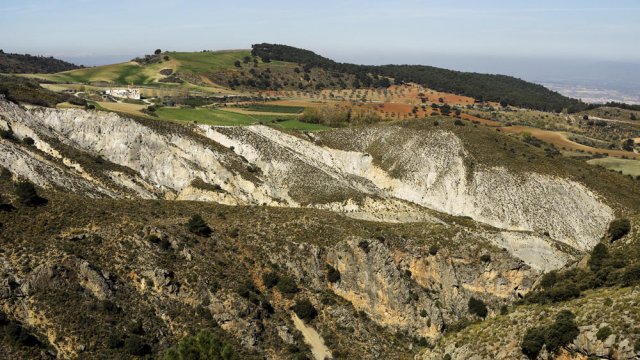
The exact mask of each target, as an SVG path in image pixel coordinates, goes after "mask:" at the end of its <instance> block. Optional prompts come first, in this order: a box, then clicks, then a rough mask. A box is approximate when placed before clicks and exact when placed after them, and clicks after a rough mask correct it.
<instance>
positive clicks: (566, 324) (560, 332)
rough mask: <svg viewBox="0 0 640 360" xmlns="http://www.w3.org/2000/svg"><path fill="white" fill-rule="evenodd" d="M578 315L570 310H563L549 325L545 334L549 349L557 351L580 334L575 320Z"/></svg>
mask: <svg viewBox="0 0 640 360" xmlns="http://www.w3.org/2000/svg"><path fill="white" fill-rule="evenodd" d="M575 318H576V316H575V315H574V314H573V313H572V312H571V311H569V310H562V311H560V313H558V315H557V316H556V321H555V322H554V323H553V324H552V325H551V326H549V328H548V329H547V331H546V335H545V344H546V345H547V350H549V351H550V352H556V351H557V350H558V349H560V348H561V347H562V346H565V345H568V344H570V343H571V342H573V340H575V338H576V337H578V334H580V330H579V329H578V325H576V322H575Z"/></svg>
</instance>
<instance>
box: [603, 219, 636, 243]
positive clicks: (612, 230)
mask: <svg viewBox="0 0 640 360" xmlns="http://www.w3.org/2000/svg"><path fill="white" fill-rule="evenodd" d="M629 231H631V222H630V221H629V219H616V220H613V221H612V222H611V224H609V231H608V232H609V236H610V237H611V241H616V240H618V239H621V238H622V237H623V236H625V235H627V234H628V233H629Z"/></svg>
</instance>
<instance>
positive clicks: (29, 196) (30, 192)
mask: <svg viewBox="0 0 640 360" xmlns="http://www.w3.org/2000/svg"><path fill="white" fill-rule="evenodd" d="M16 195H17V196H18V199H19V200H20V202H21V203H22V204H24V205H27V206H40V205H45V204H46V203H47V199H45V198H42V197H40V195H38V191H37V190H36V187H35V186H34V185H33V184H32V183H31V182H29V181H22V182H19V183H18V185H16Z"/></svg>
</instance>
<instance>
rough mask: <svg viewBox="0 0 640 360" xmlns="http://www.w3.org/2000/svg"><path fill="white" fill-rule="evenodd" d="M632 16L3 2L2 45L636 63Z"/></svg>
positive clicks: (551, 9)
mask: <svg viewBox="0 0 640 360" xmlns="http://www.w3.org/2000/svg"><path fill="white" fill-rule="evenodd" d="M639 19H640V1H638V0H607V1H594V0H563V1H558V0H554V1H549V0H537V1H519V0H494V1H490V0H488V1H478V0H470V1H466V0H465V1H443V0H438V1H431V0H424V1H417V0H404V1H388V0H387V1H353V0H341V1H333V0H329V1H327V0H325V1H314V2H310V1H278V0H270V1H252V0H244V1H228V0H225V1H204V0H191V1H178V0H135V1H132V0H126V1H125V0H110V1H104V0H103V1H99V0H2V1H0V34H2V35H0V48H3V49H4V50H5V51H12V52H28V53H32V54H51V55H56V56H60V57H65V58H74V59H81V58H83V57H86V58H87V59H88V60H91V61H95V59H99V58H101V57H102V58H105V59H108V60H111V59H112V58H113V57H124V58H128V57H130V56H132V55H138V54H143V53H148V52H150V51H152V50H153V49H155V48H162V49H170V50H201V49H224V48H248V47H249V46H250V45H251V44H252V43H256V42H277V43H286V44H291V45H295V46H299V47H304V48H309V49H312V50H315V51H317V52H320V53H323V54H325V55H327V56H331V57H334V58H337V59H338V60H341V59H343V58H344V59H349V60H351V61H358V62H363V63H380V62H391V61H393V62H414V61H415V60H416V59H419V58H420V57H422V56H423V55H425V54H445V55H457V56H459V55H474V56H475V55H481V56H482V55H492V56H516V57H518V56H525V57H546V58H589V59H604V60H625V61H634V62H636V61H640V46H638V45H637V44H638V39H639V38H640V21H639ZM403 59H407V60H406V61H402V60H403ZM381 60H384V61H381Z"/></svg>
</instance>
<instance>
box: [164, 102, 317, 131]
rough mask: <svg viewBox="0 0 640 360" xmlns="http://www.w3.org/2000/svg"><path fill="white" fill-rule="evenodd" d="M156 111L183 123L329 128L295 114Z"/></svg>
mask: <svg viewBox="0 0 640 360" xmlns="http://www.w3.org/2000/svg"><path fill="white" fill-rule="evenodd" d="M156 113H157V114H158V117H159V118H160V119H162V120H170V121H177V122H183V123H197V124H205V125H220V126H237V125H253V124H258V123H263V124H268V125H272V126H276V127H280V128H283V129H289V130H305V131H314V130H324V129H327V127H325V126H322V125H317V124H307V123H303V122H301V121H299V120H297V119H296V118H295V117H294V116H281V115H249V114H239V113H234V112H230V111H224V110H213V109H203V108H197V109H189V108H167V107H164V108H160V109H158V110H157V111H156Z"/></svg>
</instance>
